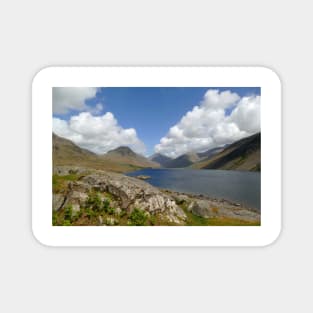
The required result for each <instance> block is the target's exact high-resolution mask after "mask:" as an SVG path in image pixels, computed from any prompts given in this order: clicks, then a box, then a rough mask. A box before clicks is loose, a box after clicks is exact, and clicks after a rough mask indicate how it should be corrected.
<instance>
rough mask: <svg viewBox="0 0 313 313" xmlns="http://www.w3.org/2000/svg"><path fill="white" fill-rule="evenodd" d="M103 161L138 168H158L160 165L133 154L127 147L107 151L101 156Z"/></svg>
mask: <svg viewBox="0 0 313 313" xmlns="http://www.w3.org/2000/svg"><path fill="white" fill-rule="evenodd" d="M101 158H102V159H103V160H108V161H112V162H117V163H120V164H130V165H133V166H138V167H153V168H155V167H160V164H158V163H156V162H153V161H151V160H149V159H148V158H145V157H144V156H142V155H139V154H137V153H135V152H134V151H133V150H131V149H130V148H128V147H123V146H122V147H118V148H116V149H114V150H110V151H108V152H107V153H106V154H104V155H103V156H101Z"/></svg>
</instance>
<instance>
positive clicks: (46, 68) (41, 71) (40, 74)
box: [32, 65, 55, 87]
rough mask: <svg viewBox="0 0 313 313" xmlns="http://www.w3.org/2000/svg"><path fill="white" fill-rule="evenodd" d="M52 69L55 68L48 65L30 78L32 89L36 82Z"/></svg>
mask: <svg viewBox="0 0 313 313" xmlns="http://www.w3.org/2000/svg"><path fill="white" fill-rule="evenodd" d="M54 68H55V67H54V66H50V65H48V66H45V67H42V68H41V69H39V70H38V71H37V72H36V73H35V74H34V76H33V78H32V87H34V86H35V85H36V83H37V81H38V80H40V79H41V78H42V77H44V76H45V75H46V74H47V72H48V71H49V72H50V71H51V70H52V69H54Z"/></svg>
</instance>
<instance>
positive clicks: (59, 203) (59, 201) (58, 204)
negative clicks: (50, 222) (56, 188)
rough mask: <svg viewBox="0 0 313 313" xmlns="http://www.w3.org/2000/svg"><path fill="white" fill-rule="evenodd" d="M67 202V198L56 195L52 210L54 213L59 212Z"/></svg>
mask: <svg viewBox="0 0 313 313" xmlns="http://www.w3.org/2000/svg"><path fill="white" fill-rule="evenodd" d="M64 202H65V196H64V195H62V194H59V193H54V194H53V195H52V209H53V210H54V211H58V210H59V209H61V208H62V207H63V203H64Z"/></svg>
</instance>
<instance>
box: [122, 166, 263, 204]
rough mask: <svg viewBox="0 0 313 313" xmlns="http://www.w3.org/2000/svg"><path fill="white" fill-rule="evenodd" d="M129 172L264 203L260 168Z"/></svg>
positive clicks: (168, 185) (165, 184)
mask: <svg viewBox="0 0 313 313" xmlns="http://www.w3.org/2000/svg"><path fill="white" fill-rule="evenodd" d="M127 175H128V176H138V175H147V176H150V177H151V178H149V179H147V180H146V181H147V182H149V183H150V184H151V185H154V186H156V187H160V188H164V189H170V190H174V191H180V192H186V193H194V194H203V195H207V196H210V197H213V198H221V199H227V200H230V201H233V202H236V203H241V204H244V205H246V206H248V207H251V208H255V209H258V210H260V207H261V174H260V173H259V172H244V171H223V170H194V169H143V170H139V171H136V172H131V173H128V174H127Z"/></svg>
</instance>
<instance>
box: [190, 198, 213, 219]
mask: <svg viewBox="0 0 313 313" xmlns="http://www.w3.org/2000/svg"><path fill="white" fill-rule="evenodd" d="M188 211H189V212H192V213H193V214H195V215H198V216H201V217H206V218H208V217H212V216H213V215H212V210H211V208H210V204H209V202H208V201H206V200H196V201H193V202H191V204H190V205H189V206H188Z"/></svg>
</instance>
